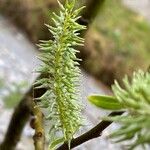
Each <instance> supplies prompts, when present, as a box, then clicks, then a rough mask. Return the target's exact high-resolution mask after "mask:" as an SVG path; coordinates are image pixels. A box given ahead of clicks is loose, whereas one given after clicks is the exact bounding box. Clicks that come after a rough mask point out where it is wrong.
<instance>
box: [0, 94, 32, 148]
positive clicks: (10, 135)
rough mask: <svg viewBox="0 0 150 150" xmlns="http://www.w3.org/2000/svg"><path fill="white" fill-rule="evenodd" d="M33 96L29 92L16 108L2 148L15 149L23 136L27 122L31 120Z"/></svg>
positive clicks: (0, 146)
mask: <svg viewBox="0 0 150 150" xmlns="http://www.w3.org/2000/svg"><path fill="white" fill-rule="evenodd" d="M31 106H32V105H31V97H30V94H29V93H27V94H26V95H25V96H24V98H23V99H22V100H21V102H20V104H19V105H18V106H17V108H16V109H15V111H14V113H13V115H12V118H11V121H10V124H9V127H8V130H7V133H6V136H5V138H4V141H3V143H2V144H1V145H0V149H1V150H14V149H15V147H16V145H17V143H18V141H19V140H20V138H21V134H22V131H23V129H24V126H25V124H26V123H27V121H28V120H29V117H30V112H31Z"/></svg>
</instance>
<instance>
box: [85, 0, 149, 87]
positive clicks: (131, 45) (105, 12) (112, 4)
mask: <svg viewBox="0 0 150 150" xmlns="http://www.w3.org/2000/svg"><path fill="white" fill-rule="evenodd" d="M149 39H150V24H149V23H148V22H147V21H146V20H145V19H144V18H143V17H142V16H141V15H139V14H137V13H134V12H133V11H131V10H130V9H128V8H126V7H125V6H124V5H123V4H122V3H121V2H120V1H118V0H111V1H110V0H106V1H105V4H104V8H103V9H102V10H101V11H100V12H99V15H98V16H97V18H96V19H95V21H94V23H93V25H92V27H91V29H90V30H89V33H88V34H87V36H86V44H85V50H84V52H83V55H84V56H85V57H84V61H83V66H84V68H86V70H88V72H90V73H91V74H93V75H95V76H96V77H98V78H99V79H101V80H102V81H103V82H105V83H106V84H108V85H111V84H112V83H113V82H114V79H117V80H119V81H120V82H121V79H122V78H123V76H124V75H125V74H128V75H129V76H130V75H131V74H132V73H133V71H135V70H138V69H143V70H146V69H147V68H148V66H149V65H150V42H149Z"/></svg>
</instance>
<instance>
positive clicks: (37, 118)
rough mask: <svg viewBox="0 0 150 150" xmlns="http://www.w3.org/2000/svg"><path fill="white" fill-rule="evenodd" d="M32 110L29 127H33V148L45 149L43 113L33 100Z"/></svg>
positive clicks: (36, 149)
mask: <svg viewBox="0 0 150 150" xmlns="http://www.w3.org/2000/svg"><path fill="white" fill-rule="evenodd" d="M32 111H33V115H34V118H33V119H32V120H31V127H32V128H33V129H35V134H34V136H33V140H34V147H35V150H44V149H45V133H44V123H43V113H42V112H41V110H40V108H39V107H38V106H37V105H36V104H35V103H34V102H33V104H32Z"/></svg>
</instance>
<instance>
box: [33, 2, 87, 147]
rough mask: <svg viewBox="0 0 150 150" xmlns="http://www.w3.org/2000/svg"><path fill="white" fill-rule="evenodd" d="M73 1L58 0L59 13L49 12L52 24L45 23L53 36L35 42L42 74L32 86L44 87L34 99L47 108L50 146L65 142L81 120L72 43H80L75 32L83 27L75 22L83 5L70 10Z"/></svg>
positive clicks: (81, 43)
mask: <svg viewBox="0 0 150 150" xmlns="http://www.w3.org/2000/svg"><path fill="white" fill-rule="evenodd" d="M75 2H76V1H75V0H73V1H66V3H65V7H64V6H63V5H62V4H61V3H60V2H58V3H59V7H60V13H59V15H57V14H55V13H53V18H52V20H53V21H54V26H53V27H52V26H50V25H46V26H47V27H48V29H49V31H50V33H51V34H52V35H53V38H54V40H53V41H52V40H49V41H41V43H40V44H39V48H40V50H41V55H40V56H39V59H40V60H41V61H42V62H43V64H42V65H41V66H40V67H39V68H38V70H37V72H40V73H42V74H44V75H46V76H45V77H43V78H41V79H39V80H37V81H36V83H35V87H36V88H46V89H47V92H46V93H45V94H44V95H42V96H41V97H40V98H38V99H39V100H40V101H41V102H40V106H41V107H43V108H46V110H47V112H48V116H47V119H48V120H51V122H50V124H51V128H50V135H49V136H50V138H51V139H50V140H51V146H54V147H55V146H56V145H57V144H58V143H59V142H63V141H67V142H68V144H69V143H70V141H71V139H72V138H73V135H74V134H75V132H76V131H78V129H79V127H80V126H81V124H82V119H81V118H82V117H81V114H80V113H81V105H80V101H79V95H78V93H79V91H78V85H79V76H80V69H79V68H78V65H79V63H78V62H77V61H80V60H79V59H78V58H76V53H77V52H78V50H76V49H75V48H73V47H76V46H79V45H83V41H84V40H83V39H82V38H80V37H79V35H80V33H79V32H80V30H83V29H85V27H84V26H82V25H79V24H78V23H77V22H76V21H77V20H78V19H79V16H78V14H79V13H80V11H81V10H82V9H83V7H82V8H79V9H77V10H74V5H75ZM62 134H63V136H62ZM55 143H56V144H55ZM51 146H50V148H52V147H51Z"/></svg>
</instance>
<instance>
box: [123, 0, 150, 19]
mask: <svg viewBox="0 0 150 150" xmlns="http://www.w3.org/2000/svg"><path fill="white" fill-rule="evenodd" d="M123 2H124V4H125V5H126V6H127V7H129V8H131V9H132V10H134V11H136V12H138V13H140V14H141V15H143V16H144V17H145V18H147V19H148V20H149V21H150V0H123Z"/></svg>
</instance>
